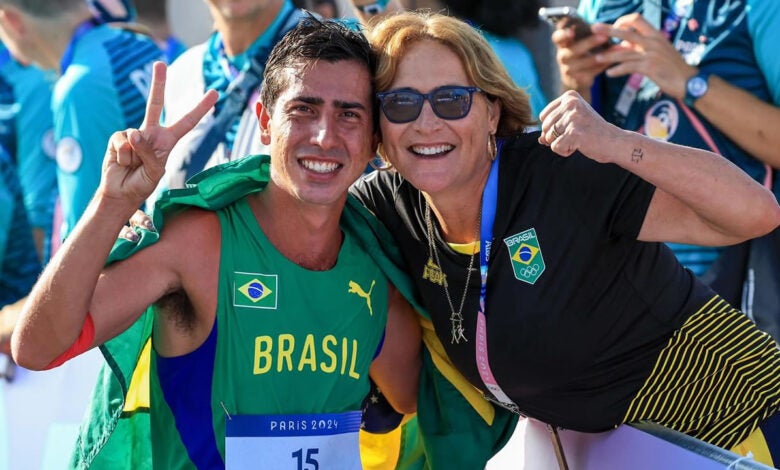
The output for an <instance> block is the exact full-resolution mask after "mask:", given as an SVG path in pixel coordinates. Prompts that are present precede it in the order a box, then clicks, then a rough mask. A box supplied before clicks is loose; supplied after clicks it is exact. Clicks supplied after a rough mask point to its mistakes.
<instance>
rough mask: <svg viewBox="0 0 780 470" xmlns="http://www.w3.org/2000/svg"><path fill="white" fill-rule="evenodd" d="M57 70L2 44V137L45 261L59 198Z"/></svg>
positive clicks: (0, 74) (0, 83)
mask: <svg viewBox="0 0 780 470" xmlns="http://www.w3.org/2000/svg"><path fill="white" fill-rule="evenodd" d="M53 78H54V77H53V74H51V73H48V72H44V71H42V70H41V69H39V68H38V67H36V66H34V65H30V64H23V63H21V62H19V61H18V60H16V58H14V57H12V56H11V53H10V51H9V50H8V48H6V47H5V45H3V44H0V110H2V112H0V142H2V145H3V147H4V148H5V149H6V150H7V151H8V153H9V154H10V156H11V160H12V161H13V162H14V163H15V166H16V169H17V173H18V175H19V181H20V183H21V185H22V193H23V195H24V205H25V207H26V209H27V216H28V217H29V220H30V225H31V226H32V229H33V236H34V237H35V248H36V250H37V253H38V258H39V260H41V261H43V262H46V260H47V259H48V257H49V242H50V240H51V229H52V216H53V213H54V204H55V201H56V200H57V165H56V163H55V162H54V153H55V147H54V132H53V124H52V116H51V91H52V87H53V86H54V80H53Z"/></svg>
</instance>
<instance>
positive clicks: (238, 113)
mask: <svg viewBox="0 0 780 470" xmlns="http://www.w3.org/2000/svg"><path fill="white" fill-rule="evenodd" d="M205 1H206V4H207V5H208V7H209V11H210V12H211V16H212V18H214V28H215V31H214V33H213V34H212V35H211V36H210V37H209V39H208V40H207V41H206V42H204V43H203V44H199V45H196V46H194V47H192V48H190V49H189V50H187V51H186V52H185V53H183V54H182V55H181V56H180V57H179V58H178V59H177V60H176V61H175V63H174V64H173V65H172V66H171V69H170V71H169V72H170V73H169V78H168V87H167V90H166V99H165V120H166V122H175V121H176V120H178V119H180V118H181V116H183V115H184V114H185V113H186V112H187V111H188V110H189V109H190V108H191V107H192V106H193V105H194V104H195V103H197V102H198V100H199V99H200V97H201V96H202V94H203V93H204V92H205V91H206V90H216V91H217V92H219V100H218V101H217V104H216V106H215V108H214V113H212V114H208V115H207V116H205V117H204V118H203V119H202V120H201V121H200V122H199V123H198V125H197V126H195V129H194V130H193V131H192V132H190V133H188V134H187V135H186V136H184V137H183V138H182V139H181V140H180V141H179V143H178V144H177V145H176V147H174V149H173V150H172V151H171V156H170V158H169V159H168V166H167V167H166V175H165V177H164V178H163V180H162V183H161V185H160V187H159V188H158V190H157V191H156V192H155V193H154V194H153V195H152V197H151V198H150V199H149V200H148V201H147V202H148V203H149V205H150V206H151V205H153V204H154V200H155V199H156V196H157V195H159V194H160V193H161V192H162V190H164V189H169V188H170V189H173V188H181V187H184V182H185V181H186V180H188V179H189V178H190V177H191V176H193V175H195V174H196V173H198V172H200V171H201V170H203V169H204V168H209V167H211V166H214V165H216V164H219V163H224V162H227V161H230V160H232V159H234V158H238V157H243V156H245V155H250V154H257V153H266V150H267V149H266V148H265V147H264V145H263V144H262V142H261V140H260V138H259V137H258V135H257V132H258V128H257V122H256V120H255V116H254V110H253V109H252V106H250V104H251V103H254V102H255V101H257V91H258V89H259V84H260V79H261V78H262V74H263V66H264V65H265V62H266V59H267V58H268V54H269V53H270V51H271V48H272V47H273V46H274V44H276V42H277V41H278V40H279V39H280V38H281V37H282V35H284V33H285V32H287V31H289V30H290V29H291V28H292V27H293V26H295V25H296V24H297V23H298V21H299V20H300V18H301V17H302V12H301V11H300V10H296V9H295V8H294V7H293V4H292V2H291V1H290V0H241V1H235V0H231V1H228V0H205Z"/></svg>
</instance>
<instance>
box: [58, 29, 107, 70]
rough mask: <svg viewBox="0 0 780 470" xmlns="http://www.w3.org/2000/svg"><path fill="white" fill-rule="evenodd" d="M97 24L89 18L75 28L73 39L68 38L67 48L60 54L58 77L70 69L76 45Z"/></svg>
mask: <svg viewBox="0 0 780 470" xmlns="http://www.w3.org/2000/svg"><path fill="white" fill-rule="evenodd" d="M98 24H100V23H99V22H98V21H97V20H96V19H95V18H90V19H88V20H86V21H84V22H83V23H81V24H80V25H79V26H78V28H76V31H75V32H74V33H73V37H71V38H70V42H69V43H68V47H66V48H65V53H64V54H62V60H60V75H61V74H63V73H65V70H67V68H68V67H70V64H71V62H73V54H74V53H75V52H76V43H78V42H79V40H80V39H81V38H82V37H84V35H85V34H87V33H88V32H90V31H91V30H92V29H93V28H95V26H97V25H98Z"/></svg>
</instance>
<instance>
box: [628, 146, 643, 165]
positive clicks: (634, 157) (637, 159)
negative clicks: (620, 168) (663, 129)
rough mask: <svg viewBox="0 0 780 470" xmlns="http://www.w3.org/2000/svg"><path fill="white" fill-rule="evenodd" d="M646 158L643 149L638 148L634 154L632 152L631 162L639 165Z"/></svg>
mask: <svg viewBox="0 0 780 470" xmlns="http://www.w3.org/2000/svg"><path fill="white" fill-rule="evenodd" d="M644 156H645V152H644V150H642V149H641V148H636V149H634V151H633V152H631V161H632V162H634V163H639V162H641V161H642V159H643V158H644Z"/></svg>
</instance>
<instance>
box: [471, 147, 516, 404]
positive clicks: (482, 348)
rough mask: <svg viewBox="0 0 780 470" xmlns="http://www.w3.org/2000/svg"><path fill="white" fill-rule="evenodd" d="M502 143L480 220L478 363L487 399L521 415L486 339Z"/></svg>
mask: <svg viewBox="0 0 780 470" xmlns="http://www.w3.org/2000/svg"><path fill="white" fill-rule="evenodd" d="M502 144H503V142H502V141H498V142H496V146H497V152H496V159H495V160H493V163H492V165H491V166H490V174H489V175H488V180H487V184H485V189H484V190H483V191H482V220H481V221H480V244H481V247H482V248H481V249H480V250H479V274H480V280H481V287H480V289H479V309H478V310H477V332H476V335H475V336H476V343H477V344H476V347H475V348H474V349H475V350H476V364H477V371H478V372H479V376H480V378H481V379H482V383H483V384H485V389H486V390H487V391H488V392H489V394H488V393H486V394H485V398H487V399H488V400H490V401H492V402H494V403H497V404H499V405H501V406H503V407H504V408H506V409H508V410H510V411H512V412H513V413H516V414H520V409H519V407H518V406H517V404H515V402H513V401H512V399H511V398H509V396H508V395H507V394H506V393H505V392H504V390H503V389H502V388H501V386H500V385H499V384H498V381H497V380H496V378H495V376H494V375H493V371H492V369H491V367H490V360H489V358H488V339H487V315H486V313H485V303H486V301H485V299H486V298H487V273H488V261H489V260H490V249H491V245H492V243H493V224H494V222H495V220H496V203H497V202H498V165H499V163H498V162H499V160H500V157H501V147H502Z"/></svg>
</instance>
